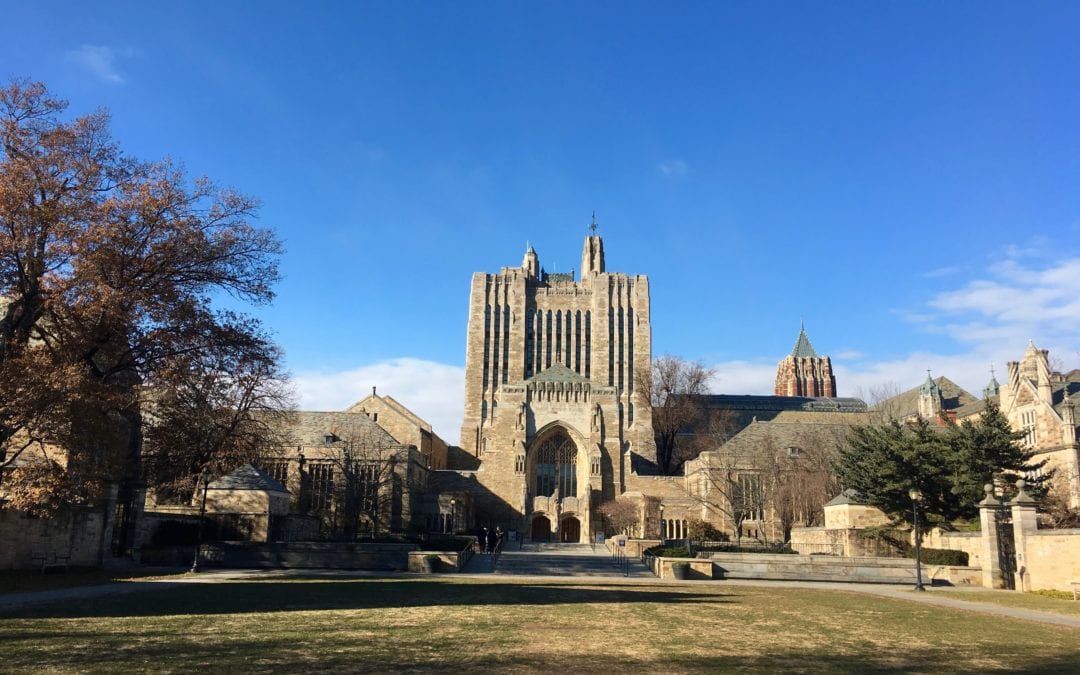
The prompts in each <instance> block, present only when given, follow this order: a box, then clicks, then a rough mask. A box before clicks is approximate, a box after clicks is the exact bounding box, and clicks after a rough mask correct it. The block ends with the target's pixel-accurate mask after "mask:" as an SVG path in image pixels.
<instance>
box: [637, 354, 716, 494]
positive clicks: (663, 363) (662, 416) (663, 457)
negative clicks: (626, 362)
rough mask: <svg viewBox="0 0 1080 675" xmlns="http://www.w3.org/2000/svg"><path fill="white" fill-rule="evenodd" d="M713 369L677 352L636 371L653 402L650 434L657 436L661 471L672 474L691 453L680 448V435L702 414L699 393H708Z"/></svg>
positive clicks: (651, 402)
mask: <svg viewBox="0 0 1080 675" xmlns="http://www.w3.org/2000/svg"><path fill="white" fill-rule="evenodd" d="M712 375H713V370H712V369H711V368H708V367H706V366H705V365H704V364H703V363H701V362H699V361H687V360H685V359H682V358H680V357H677V356H661V357H658V358H656V359H653V362H652V367H651V369H650V370H649V371H648V372H639V373H638V374H637V378H638V383H639V385H640V386H641V387H642V391H643V392H644V393H645V394H646V395H647V396H648V399H649V402H650V404H651V405H652V423H653V434H654V435H655V438H656V466H657V469H658V470H659V471H660V473H662V474H664V475H673V474H674V473H676V472H677V471H678V470H679V469H680V468H681V467H682V465H683V463H684V462H685V461H686V459H687V458H688V457H689V456H690V454H691V452H690V448H689V447H687V448H684V449H683V450H682V451H680V448H679V437H680V434H682V433H684V432H685V431H686V430H687V428H688V427H689V426H690V425H692V424H694V423H695V422H696V421H698V420H700V419H701V418H702V415H703V412H704V408H703V406H702V402H701V399H700V397H701V396H702V395H704V394H707V393H709V388H708V383H709V379H710V378H711V377H712Z"/></svg>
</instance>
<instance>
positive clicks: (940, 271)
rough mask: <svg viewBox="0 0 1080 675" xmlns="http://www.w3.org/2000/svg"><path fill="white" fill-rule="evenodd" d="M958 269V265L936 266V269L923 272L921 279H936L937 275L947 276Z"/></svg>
mask: <svg viewBox="0 0 1080 675" xmlns="http://www.w3.org/2000/svg"><path fill="white" fill-rule="evenodd" d="M959 271H960V268H959V267H938V268H937V269H933V270H930V271H929V272H923V273H922V277H923V279H937V278H939V277H949V276H952V275H954V274H956V273H958V272H959Z"/></svg>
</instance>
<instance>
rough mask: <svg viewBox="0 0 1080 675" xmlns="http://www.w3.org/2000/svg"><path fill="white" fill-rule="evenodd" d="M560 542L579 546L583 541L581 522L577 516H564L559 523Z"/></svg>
mask: <svg viewBox="0 0 1080 675" xmlns="http://www.w3.org/2000/svg"><path fill="white" fill-rule="evenodd" d="M559 541H560V542H562V543H564V544H577V543H579V542H580V541H581V521H579V520H578V519H577V516H563V517H562V520H560V521H559Z"/></svg>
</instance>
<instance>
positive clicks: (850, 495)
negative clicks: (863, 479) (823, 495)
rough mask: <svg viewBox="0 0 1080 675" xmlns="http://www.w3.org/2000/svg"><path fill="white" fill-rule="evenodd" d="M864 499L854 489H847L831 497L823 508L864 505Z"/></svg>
mask: <svg viewBox="0 0 1080 675" xmlns="http://www.w3.org/2000/svg"><path fill="white" fill-rule="evenodd" d="M865 503H866V499H865V498H864V497H863V496H862V495H860V494H859V493H858V491H857V490H855V489H854V488H848V489H846V490H844V491H843V492H841V493H840V494H838V495H836V496H835V497H833V498H832V499H831V500H830V501H829V503H828V504H826V505H825V506H840V505H842V504H865Z"/></svg>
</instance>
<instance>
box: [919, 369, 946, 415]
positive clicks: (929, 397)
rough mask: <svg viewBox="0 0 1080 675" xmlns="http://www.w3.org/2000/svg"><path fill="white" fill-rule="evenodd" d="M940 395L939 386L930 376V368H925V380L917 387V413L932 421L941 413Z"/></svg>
mask: <svg viewBox="0 0 1080 675" xmlns="http://www.w3.org/2000/svg"><path fill="white" fill-rule="evenodd" d="M941 407H942V396H941V387H940V386H938V383H937V382H935V381H934V378H933V377H931V376H930V370H929V369H927V370H926V382H923V383H922V386H921V387H919V415H920V416H922V418H923V419H926V420H930V421H931V422H933V421H934V420H937V419H938V417H939V416H940V414H941Z"/></svg>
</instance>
